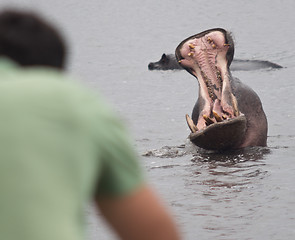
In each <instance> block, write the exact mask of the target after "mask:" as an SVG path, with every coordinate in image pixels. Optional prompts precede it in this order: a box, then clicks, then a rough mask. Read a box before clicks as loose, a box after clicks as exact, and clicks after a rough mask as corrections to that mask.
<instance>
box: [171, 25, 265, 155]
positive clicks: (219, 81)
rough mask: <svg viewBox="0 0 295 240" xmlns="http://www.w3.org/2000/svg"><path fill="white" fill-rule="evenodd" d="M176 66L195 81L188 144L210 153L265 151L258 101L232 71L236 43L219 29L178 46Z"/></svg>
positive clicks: (260, 109) (198, 35)
mask: <svg viewBox="0 0 295 240" xmlns="http://www.w3.org/2000/svg"><path fill="white" fill-rule="evenodd" d="M175 55H176V58H177V61H178V62H179V63H180V65H181V66H182V67H183V68H184V69H186V70H187V71H188V72H189V73H190V74H192V75H193V76H194V77H196V78H197V79H198V82H199V97H198V100H197V102H196V104H195V106H194V109H193V113H192V118H190V117H189V116H188V115H187V116H186V118H187V123H188V125H189V128H190V129H191V131H192V133H191V134H190V140H191V141H192V142H193V143H194V144H196V145H197V146H199V147H201V148H204V149H210V150H226V149H238V148H243V147H248V146H266V140H267V119H266V116H265V113H264V111H263V108H262V104H261V101H260V99H259V97H258V95H257V94H256V93H255V92H254V91H253V90H252V89H251V88H250V87H248V86H247V85H245V84H243V83H242V82H241V81H240V80H238V79H237V78H234V77H232V75H231V72H230V65H231V63H232V60H233V55H234V42H233V40H232V38H231V36H230V34H229V33H228V32H227V31H225V30H224V29H221V28H216V29H211V30H207V31H204V32H201V33H199V34H196V35H194V36H191V37H189V38H187V39H185V40H184V41H182V42H181V43H180V44H179V46H178V47H177V48H176V52H175Z"/></svg>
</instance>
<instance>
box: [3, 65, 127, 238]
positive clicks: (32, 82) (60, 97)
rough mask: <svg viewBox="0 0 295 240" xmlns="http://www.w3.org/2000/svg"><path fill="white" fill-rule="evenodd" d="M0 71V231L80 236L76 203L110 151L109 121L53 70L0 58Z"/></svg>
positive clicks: (91, 100) (112, 127)
mask: <svg viewBox="0 0 295 240" xmlns="http://www.w3.org/2000/svg"><path fill="white" fill-rule="evenodd" d="M0 76H1V78H0V112H1V114H0V159H1V160H0V176H1V177H0V179H1V181H0V192H1V197H0V212H1V217H0V221H1V222H0V235H2V236H6V235H5V232H6V231H7V234H8V235H7V236H6V238H3V239H64V240H66V239H81V232H80V231H81V229H80V228H81V225H80V224H81V221H82V219H81V217H82V215H83V213H82V212H77V209H79V210H82V209H83V208H77V207H78V206H81V205H82V204H83V203H84V202H85V200H86V199H89V196H90V193H92V191H93V189H88V188H89V187H90V186H93V183H94V181H97V180H98V179H99V178H100V176H99V175H100V174H101V171H100V169H102V166H101V164H106V163H105V162H104V161H103V160H106V159H104V158H106V157H110V154H115V153H114V152H109V153H108V152H107V150H108V149H107V147H108V146H110V145H111V144H113V143H112V138H116V137H117V139H114V140H115V141H114V140H113V141H114V142H116V141H117V140H118V141H120V140H119V139H120V135H119V136H116V135H118V129H116V126H117V125H116V124H114V122H115V120H112V118H111V117H110V116H111V115H110V114H109V113H108V111H107V110H106V109H105V107H104V106H103V105H99V104H98V102H97V101H94V97H91V94H90V93H89V92H87V91H83V90H82V89H83V88H82V89H81V87H80V86H79V85H75V84H73V83H71V82H70V81H68V80H67V79H65V78H64V77H63V76H62V75H61V74H59V73H57V72H54V71H50V70H46V69H45V68H44V69H43V68H40V69H37V68H28V69H25V70H24V69H22V68H20V67H17V66H13V64H12V63H9V62H7V61H5V60H3V59H2V61H0ZM115 144H116V143H115ZM121 144H122V145H124V142H122V143H121ZM112 148H113V149H112V150H113V151H118V149H120V148H121V147H120V146H117V147H116V146H113V147H112ZM109 150H110V151H111V149H109ZM123 153H124V151H123V149H122V152H118V153H117V154H120V155H122V154H123ZM107 154H109V155H108V156H107ZM122 158H124V157H123V156H122ZM98 160H100V161H98ZM109 161H112V158H111V157H110V159H109ZM112 164H119V163H112ZM127 187H128V186H127ZM24 223H25V224H26V225H24ZM11 228H12V229H11ZM10 234H13V235H14V234H15V235H16V236H15V237H12V236H10ZM8 236H9V237H8ZM1 239H2V237H1Z"/></svg>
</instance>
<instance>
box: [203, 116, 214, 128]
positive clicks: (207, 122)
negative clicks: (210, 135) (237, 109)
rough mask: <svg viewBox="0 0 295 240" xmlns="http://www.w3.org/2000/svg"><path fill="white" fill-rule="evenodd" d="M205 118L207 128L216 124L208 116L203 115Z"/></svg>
mask: <svg viewBox="0 0 295 240" xmlns="http://www.w3.org/2000/svg"><path fill="white" fill-rule="evenodd" d="M203 118H204V120H205V121H206V125H207V126H208V125H210V124H212V123H214V121H213V120H212V119H211V118H209V117H208V116H206V115H203Z"/></svg>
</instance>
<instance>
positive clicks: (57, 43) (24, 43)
mask: <svg viewBox="0 0 295 240" xmlns="http://www.w3.org/2000/svg"><path fill="white" fill-rule="evenodd" d="M65 52H66V49H65V45H64V42H63V40H62V38H61V37H60V35H59V33H58V32H57V31H56V30H55V29H54V28H53V27H52V26H50V25H49V24H47V23H46V22H44V21H43V20H42V19H41V18H40V17H38V16H37V15H35V14H33V13H29V12H27V13H26V12H20V11H13V10H6V11H3V12H1V13H0V56H5V57H9V58H10V59H12V60H14V61H15V62H17V63H19V64H20V65H22V66H32V65H42V66H50V67H56V68H63V67H64V62H65Z"/></svg>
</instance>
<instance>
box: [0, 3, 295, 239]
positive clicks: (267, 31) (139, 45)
mask: <svg viewBox="0 0 295 240" xmlns="http://www.w3.org/2000/svg"><path fill="white" fill-rule="evenodd" d="M0 3H1V6H5V5H7V4H8V3H9V4H10V5H11V4H17V5H18V6H24V7H26V8H33V9H37V10H38V11H40V12H41V13H43V14H44V16H46V17H47V19H49V20H51V21H53V22H54V23H56V24H58V25H59V26H60V29H61V30H62V31H63V33H64V35H65V36H66V37H67V39H68V43H69V45H70V46H71V50H70V52H69V54H70V64H69V68H68V70H69V72H70V73H71V74H73V75H75V76H79V77H80V78H81V79H82V80H83V81H84V82H85V83H86V84H87V85H89V86H90V87H91V88H93V89H97V90H99V91H100V92H102V94H103V95H104V96H105V97H106V98H107V99H108V100H109V101H110V102H111V103H112V104H113V105H114V108H115V109H116V111H117V112H118V114H119V115H120V116H121V117H122V118H123V119H124V120H123V121H125V123H126V125H127V126H128V128H129V130H130V132H131V133H132V135H133V137H134V139H135V146H136V148H137V150H138V152H139V154H140V155H145V154H146V153H148V154H146V155H148V156H141V161H142V165H143V167H144V168H145V169H146V173H147V177H148V179H149V181H150V182H151V184H152V185H153V187H154V188H155V189H156V191H157V192H158V193H159V194H160V195H161V196H162V198H163V199H164V200H165V202H166V203H167V205H168V206H169V207H170V209H171V211H172V213H173V215H174V216H175V218H176V221H177V222H178V224H179V226H180V229H181V231H182V233H183V236H184V239H188V240H194V239H227V240H229V239H241V240H242V239H245V240H246V239H251V240H252V239H253V240H255V239H257V240H260V239H271V240H275V239H280V240H281V239H293V238H294V235H295V230H294V229H295V175H294V172H295V162H294V154H295V127H294V120H295V107H294V95H293V93H294V91H295V81H294V79H293V78H294V74H295V54H294V40H295V33H294V27H293V26H294V23H295V15H294V8H295V2H294V1H292V0H285V1H284V0H282V1H270V0H269V1H268V0H257V1H242V0H236V1H229V0H224V1H195V0H188V1H168V0H163V1H156V0H150V1H144V0H143V1H135V0H126V1H97V0H88V1H84V2H83V1H77V0H73V1H57V0H52V1H47V0H46V1H45V0H26V1H21V0H19V1H16V0H9V1H8V0H7V1H6V0H0ZM213 27H223V28H226V29H229V30H230V31H232V32H233V34H234V38H235V41H236V53H235V56H236V57H237V58H242V59H263V60H269V61H273V62H275V63H278V64H280V65H282V66H284V67H285V68H283V69H280V70H263V71H262V70H261V71H252V72H234V75H235V76H236V77H239V78H240V79H241V80H242V81H243V82H244V83H246V84H248V85H249V86H251V87H252V88H253V89H254V90H255V91H256V92H257V93H258V95H259V96H260V98H261V101H262V103H263V107H264V110H265V112H266V115H267V117H268V124H269V132H268V147H267V148H250V149H245V150H242V151H238V152H231V153H227V154H214V153H210V152H204V151H196V150H195V149H192V148H191V146H189V144H188V143H187V140H186V137H187V136H188V134H189V129H188V128H187V126H186V122H185V118H184V115H185V114H186V113H189V114H190V113H191V111H192V108H193V105H194V103H195V101H196V98H197V92H198V87H197V82H196V80H195V79H194V78H193V77H192V76H190V75H189V74H188V73H186V72H184V71H178V72H174V71H166V72H160V71H158V72H157V71H148V69H147V65H148V63H149V62H150V61H155V60H157V59H159V58H160V56H161V55H162V53H164V52H165V53H173V52H174V49H175V47H176V46H177V45H178V43H179V42H180V41H182V40H183V39H184V38H186V37H188V36H190V35H193V34H196V33H198V32H201V31H203V30H206V29H208V28H213ZM183 145H185V146H183ZM87 215H88V228H89V231H88V232H89V236H90V239H103V240H106V239H108V240H109V239H116V236H114V235H113V234H112V233H111V231H110V230H109V229H108V228H106V226H105V223H104V222H103V221H102V220H97V219H96V214H95V213H94V210H93V208H89V209H87ZM98 215H99V214H98Z"/></svg>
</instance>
